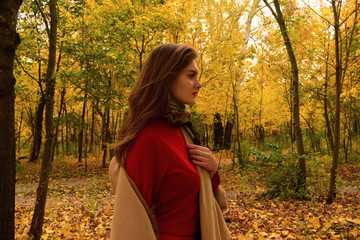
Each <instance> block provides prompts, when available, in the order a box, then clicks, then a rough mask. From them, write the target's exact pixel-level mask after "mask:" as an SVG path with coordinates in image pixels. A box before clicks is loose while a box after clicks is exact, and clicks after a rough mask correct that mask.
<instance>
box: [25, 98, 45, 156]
mask: <svg viewBox="0 0 360 240" xmlns="http://www.w3.org/2000/svg"><path fill="white" fill-rule="evenodd" d="M45 104H46V100H45V95H44V93H41V96H40V100H39V103H38V106H37V109H36V113H35V119H34V133H33V143H32V145H31V152H30V158H29V162H36V161H37V160H38V158H39V155H40V148H41V141H42V128H43V119H44V108H45Z"/></svg>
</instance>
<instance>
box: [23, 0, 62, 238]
mask: <svg viewBox="0 0 360 240" xmlns="http://www.w3.org/2000/svg"><path fill="white" fill-rule="evenodd" d="M56 4H57V0H49V9H50V27H49V24H48V20H47V18H46V16H45V15H44V13H42V15H43V18H44V22H45V26H46V28H47V29H46V30H47V33H48V38H49V58H48V65H47V70H46V77H45V83H46V92H45V96H46V98H45V99H46V107H45V129H46V136H45V146H44V157H43V159H42V163H41V172H40V181H39V187H38V189H37V196H36V203H35V210H34V215H33V218H32V222H31V228H30V235H32V236H33V237H34V239H36V240H38V239H40V238H41V234H42V225H43V222H44V214H45V204H46V195H47V190H48V184H49V177H50V164H51V161H52V159H51V158H52V156H53V155H52V151H53V142H54V129H53V127H54V124H53V113H54V94H55V77H54V73H55V65H56V43H57V9H56ZM38 7H39V11H42V10H41V8H40V5H39V4H38Z"/></svg>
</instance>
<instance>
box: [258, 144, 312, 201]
mask: <svg viewBox="0 0 360 240" xmlns="http://www.w3.org/2000/svg"><path fill="white" fill-rule="evenodd" d="M267 148H268V149H269V151H267V152H260V151H256V150H254V152H253V157H252V162H253V164H252V166H253V168H254V169H253V170H255V171H256V172H258V173H260V174H259V176H260V177H259V180H261V181H262V182H263V183H264V184H265V186H266V192H265V193H264V194H265V195H266V196H269V197H281V198H305V197H306V196H307V194H308V193H309V191H308V190H301V188H299V187H298V183H297V179H298V178H297V160H298V156H297V155H296V154H294V153H292V154H290V155H288V156H287V155H284V154H283V152H282V150H281V149H280V148H279V146H277V145H271V144H268V145H267Z"/></svg>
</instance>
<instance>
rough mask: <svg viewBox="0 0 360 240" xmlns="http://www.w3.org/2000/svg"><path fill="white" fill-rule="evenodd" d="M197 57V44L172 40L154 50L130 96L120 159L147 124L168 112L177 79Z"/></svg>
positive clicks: (119, 148) (117, 152)
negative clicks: (194, 46) (193, 45)
mask: <svg viewBox="0 0 360 240" xmlns="http://www.w3.org/2000/svg"><path fill="white" fill-rule="evenodd" d="M196 58H197V52H196V50H195V49H194V48H193V47H191V46H189V45H179V44H172V43H167V44H163V45H160V46H158V47H156V48H155V49H154V50H153V51H152V52H151V53H150V55H149V57H148V58H147V59H146V61H145V64H144V66H143V69H142V70H141V73H140V76H139V78H138V80H137V82H136V84H135V86H134V88H133V89H132V91H131V93H130V96H129V107H130V109H129V112H128V115H127V117H126V119H125V121H124V122H123V124H122V125H121V128H120V132H119V142H118V143H117V144H116V158H117V160H118V161H119V162H122V160H123V158H124V157H125V153H126V151H127V150H128V149H129V147H130V146H131V145H132V144H133V142H134V141H135V139H136V137H137V136H138V134H139V133H140V131H141V130H142V129H143V128H144V127H145V125H146V124H147V123H149V122H150V121H152V120H155V119H159V118H161V117H162V116H163V115H164V114H165V113H166V111H167V110H168V107H169V101H170V87H171V85H172V83H173V81H174V80H175V79H176V77H177V76H178V75H179V74H180V72H181V71H182V70H183V69H184V68H185V67H187V66H188V65H189V64H190V62H191V61H192V60H194V59H196Z"/></svg>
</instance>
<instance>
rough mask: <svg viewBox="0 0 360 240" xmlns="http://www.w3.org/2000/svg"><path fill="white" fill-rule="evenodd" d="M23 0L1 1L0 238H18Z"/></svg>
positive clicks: (7, 239)
mask: <svg viewBox="0 0 360 240" xmlns="http://www.w3.org/2000/svg"><path fill="white" fill-rule="evenodd" d="M21 4H22V1H21V0H11V1H10V0H1V2H0V39H1V40H0V113H1V114H0V163H1V168H0V206H1V207H0V216H1V217H0V239H4V240H10V239H14V236H15V231H14V224H15V223H14V214H15V154H16V153H15V109H14V105H15V89H14V86H15V82H16V80H15V77H14V74H13V66H14V58H15V50H16V48H17V46H18V45H19V44H20V37H19V34H18V33H17V32H16V23H17V14H18V11H19V8H20V5H21Z"/></svg>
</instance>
